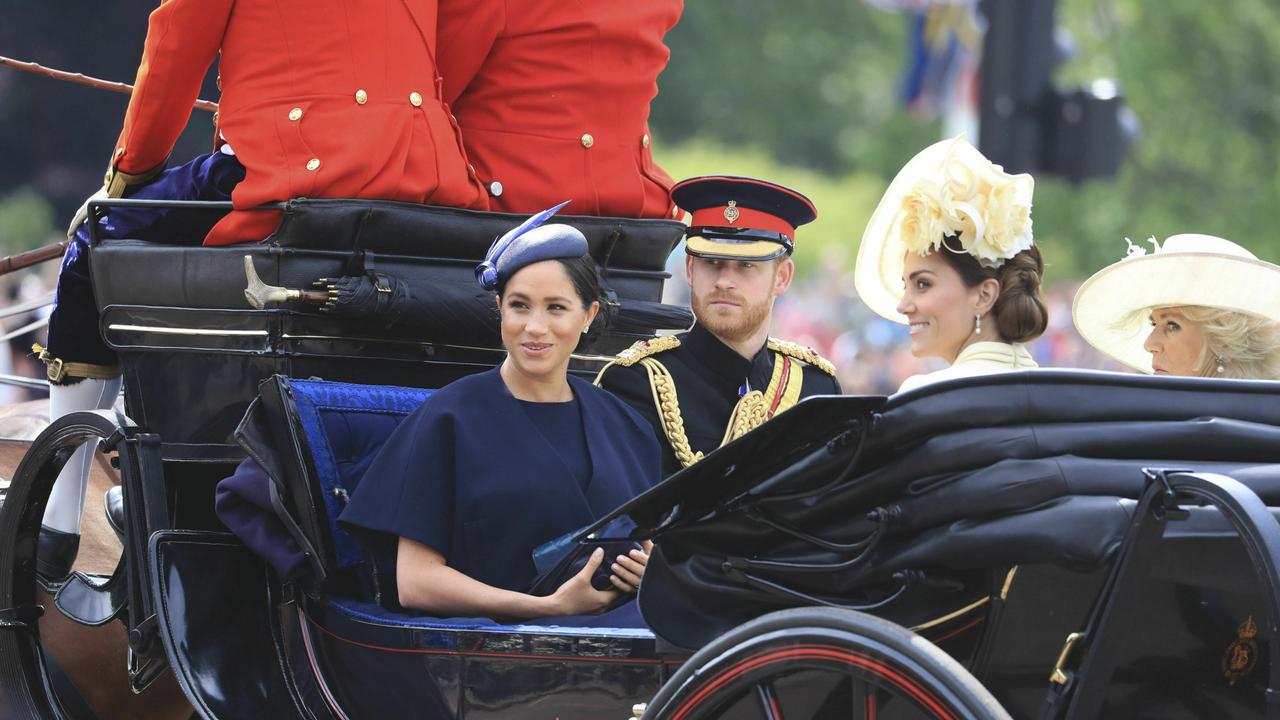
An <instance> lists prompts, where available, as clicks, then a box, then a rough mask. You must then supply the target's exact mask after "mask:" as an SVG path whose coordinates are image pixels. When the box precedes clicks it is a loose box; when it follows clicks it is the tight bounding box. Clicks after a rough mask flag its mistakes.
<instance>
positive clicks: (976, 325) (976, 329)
mask: <svg viewBox="0 0 1280 720" xmlns="http://www.w3.org/2000/svg"><path fill="white" fill-rule="evenodd" d="M973 334H974V335H981V334H982V316H981V315H979V314H976V313H975V314H974V316H973Z"/></svg>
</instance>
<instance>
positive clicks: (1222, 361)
mask: <svg viewBox="0 0 1280 720" xmlns="http://www.w3.org/2000/svg"><path fill="white" fill-rule="evenodd" d="M1216 359H1217V361H1218V374H1219V375H1221V374H1222V373H1224V372H1226V371H1227V359H1226V358H1224V357H1222V356H1221V355H1218V356H1217V358H1216Z"/></svg>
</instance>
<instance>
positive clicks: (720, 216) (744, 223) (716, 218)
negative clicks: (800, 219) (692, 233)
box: [689, 205, 796, 238]
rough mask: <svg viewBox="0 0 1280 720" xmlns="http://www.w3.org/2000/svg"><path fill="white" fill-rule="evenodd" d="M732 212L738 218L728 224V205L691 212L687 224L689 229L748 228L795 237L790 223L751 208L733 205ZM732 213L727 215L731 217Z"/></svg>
mask: <svg viewBox="0 0 1280 720" xmlns="http://www.w3.org/2000/svg"><path fill="white" fill-rule="evenodd" d="M733 209H734V210H736V211H737V212H738V217H737V218H735V219H734V220H733V222H730V221H729V219H728V218H727V217H725V213H726V212H728V210H729V206H728V205H720V206H718V207H710V208H702V209H701V210H694V211H693V219H692V220H691V221H690V222H689V225H690V226H691V227H733V228H750V229H752V230H768V231H770V232H776V233H782V234H783V235H786V236H787V237H789V238H793V237H795V235H796V228H795V226H794V225H792V224H791V223H788V222H787V221H786V220H783V219H782V218H780V217H778V216H777V215H770V214H769V213H767V212H761V211H760V210H752V209H751V208H747V207H742V206H741V205H735V206H734V208H733ZM732 214H733V213H729V215H730V216H732Z"/></svg>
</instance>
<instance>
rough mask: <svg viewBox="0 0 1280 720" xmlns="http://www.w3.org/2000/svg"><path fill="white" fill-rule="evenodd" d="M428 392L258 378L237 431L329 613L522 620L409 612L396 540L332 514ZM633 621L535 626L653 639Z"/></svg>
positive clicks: (374, 618)
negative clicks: (612, 629)
mask: <svg viewBox="0 0 1280 720" xmlns="http://www.w3.org/2000/svg"><path fill="white" fill-rule="evenodd" d="M432 392H433V391H432V390H424V389H419V388H404V387H393V386H385V385H357V384H353V383H341V382H329V381H324V380H299V379H293V378H286V377H283V376H276V377H273V378H271V379H270V380H268V381H266V382H264V383H263V384H262V386H261V388H260V394H259V399H258V401H257V402H255V403H254V407H253V408H251V410H250V412H249V414H248V415H247V416H246V418H245V420H244V422H242V423H241V426H240V428H239V429H238V430H237V436H238V438H239V439H240V441H241V443H242V444H243V445H244V447H245V449H246V451H247V452H248V453H249V455H250V457H251V458H252V462H257V463H258V464H259V465H260V466H261V467H262V469H263V470H265V472H266V475H267V476H268V477H269V478H270V479H271V488H272V496H273V503H272V504H273V509H274V511H275V514H276V517H278V518H279V519H280V520H281V522H282V524H283V525H284V528H285V530H284V532H287V533H288V535H289V536H291V538H292V540H293V541H294V543H296V545H297V546H299V547H301V548H302V549H303V551H304V552H305V553H306V555H307V565H308V567H307V570H306V576H305V577H302V578H301V579H300V581H301V582H302V584H303V585H304V586H306V587H308V588H309V589H310V590H311V592H312V594H313V595H317V596H323V597H324V599H325V600H326V602H327V603H328V605H329V606H330V607H331V608H333V609H334V610H335V611H337V612H339V613H341V614H344V615H347V616H350V617H353V618H357V619H361V618H363V619H366V620H369V621H371V622H377V623H379V624H383V625H396V626H402V627H416V628H426V629H430V628H439V627H454V628H457V627H467V628H472V629H476V628H489V629H492V628H498V627H503V628H508V629H510V628H511V627H519V626H499V625H497V624H496V623H494V621H492V620H489V619H486V618H431V617H422V616H420V615H414V614H411V613H407V612H405V611H404V609H403V608H401V607H400V606H399V603H398V602H397V597H396V592H395V587H396V586H395V553H394V547H393V546H391V545H387V546H386V547H384V548H378V547H370V546H369V545H368V544H365V543H361V542H359V541H358V540H356V539H355V538H354V537H353V536H352V534H351V533H350V532H349V531H348V530H347V528H345V527H344V526H342V525H340V524H339V523H338V522H337V519H338V516H339V515H340V514H341V513H342V510H343V509H344V508H345V507H346V505H347V502H348V501H349V499H350V498H351V496H352V494H353V493H355V492H356V490H357V488H358V487H359V485H360V481H361V479H362V478H363V476H364V473H365V472H366V471H367V470H368V468H369V465H370V464H371V463H372V461H373V459H374V457H375V456H377V454H378V452H379V450H381V448H382V446H383V444H384V443H385V442H386V440H387V438H388V437H389V436H390V435H391V433H392V431H393V430H395V428H396V426H398V425H399V424H400V422H401V421H402V420H403V419H404V418H405V417H407V416H408V415H409V414H410V413H412V412H413V411H414V410H416V409H417V408H418V407H419V406H420V405H421V404H422V403H423V402H424V401H425V400H426V399H427V398H428V397H430V395H431V393H432ZM260 554H266V553H261V552H260ZM638 620H639V619H638V616H636V615H635V609H634V608H628V609H622V608H619V609H618V610H616V611H612V612H610V613H608V614H606V615H602V616H598V617H596V618H577V617H565V618H548V619H545V621H539V622H538V623H537V624H538V625H539V626H543V627H545V626H548V625H554V626H558V627H578V626H587V627H595V628H597V629H598V628H600V627H601V626H602V624H603V625H607V624H615V623H616V624H618V625H619V628H618V630H619V631H620V632H621V631H622V630H623V629H625V628H631V629H633V630H635V631H636V632H635V633H632V635H629V636H634V637H643V638H651V637H652V636H651V635H649V634H648V631H647V630H640V629H637V628H635V625H636V624H637V623H638ZM627 632H630V631H627ZM623 634H624V635H625V634H627V633H626V632H624V633H623Z"/></svg>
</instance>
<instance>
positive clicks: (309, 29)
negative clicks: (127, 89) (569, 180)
mask: <svg viewBox="0 0 1280 720" xmlns="http://www.w3.org/2000/svg"><path fill="white" fill-rule="evenodd" d="M435 38H436V3H435V2H434V0H273V1H271V2H266V1H265V0H238V1H236V0H163V1H162V2H161V4H160V7H159V8H157V9H156V10H155V11H154V12H152V13H151V18H150V24H149V26H148V29H147V39H146V44H145V46H144V49H143V55H142V64H141V65H140V66H139V67H138V79H137V88H136V89H135V91H134V95H133V98H132V99H131V100H130V102H129V109H128V112H127V113H126V114H125V121H124V129H123V131H122V132H121V133H120V139H119V141H118V142H117V144H116V152H115V155H114V159H113V162H114V163H115V165H116V167H118V168H119V169H120V170H122V171H123V172H127V173H143V172H146V171H148V170H150V169H152V168H155V167H156V166H158V165H160V164H161V163H163V162H164V161H165V158H166V157H168V155H169V152H170V151H171V150H172V149H173V145H174V142H176V140H177V138H178V134H179V133H181V132H182V129H183V128H184V127H185V126H186V123H187V119H188V116H189V115H190V108H191V104H192V102H193V101H194V100H195V98H196V95H197V93H198V92H199V89H200V84H201V81H202V80H203V78H204V76H205V74H206V73H207V72H208V69H209V66H210V64H211V63H212V62H213V60H214V58H215V57H216V56H217V55H218V52H219V51H221V53H222V57H221V60H220V63H219V74H220V79H221V87H222V91H223V93H222V99H221V102H220V106H219V111H218V115H217V116H216V122H217V125H218V127H219V130H220V131H221V133H222V136H223V137H225V138H226V140H227V142H228V143H229V144H230V145H231V147H232V148H234V150H235V153H236V156H237V157H238V158H239V159H240V162H241V163H243V164H244V166H245V171H246V172H245V179H244V181H243V182H241V183H240V184H239V185H238V186H237V187H236V189H235V191H234V192H233V194H232V202H233V204H234V206H235V207H236V208H237V210H236V211H234V212H232V213H231V214H230V215H228V216H227V217H226V218H224V219H223V220H222V221H221V222H219V223H218V224H217V225H216V226H215V227H214V228H213V230H212V231H210V233H209V235H208V237H206V238H205V244H206V245H226V244H230V243H237V242H246V241H253V240H261V239H262V238H263V237H265V236H266V235H268V234H269V233H271V232H272V231H273V230H274V229H275V227H276V225H277V224H278V222H279V214H278V213H263V212H242V211H241V210H242V209H244V208H251V207H254V206H256V205H260V204H262V203H266V202H272V201H279V200H287V199H289V198H294V197H355V198H379V199H388V200H405V201H410V202H421V203H430V204H435V205H448V206H455V207H468V208H476V209H486V208H487V206H488V202H487V199H486V193H485V191H484V188H483V187H482V186H481V185H480V184H479V182H478V181H477V179H476V178H475V175H474V173H472V172H470V171H469V170H468V163H467V159H466V157H465V155H464V153H463V151H462V149H461V147H460V145H459V143H460V139H459V137H458V131H457V125H456V124H455V123H454V122H453V120H452V118H451V117H450V115H449V111H448V110H447V109H446V108H445V107H444V105H443V104H442V102H441V100H440V84H439V81H438V78H439V75H438V73H437V68H436V64H435V59H434V51H435V47H434V45H435Z"/></svg>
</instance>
